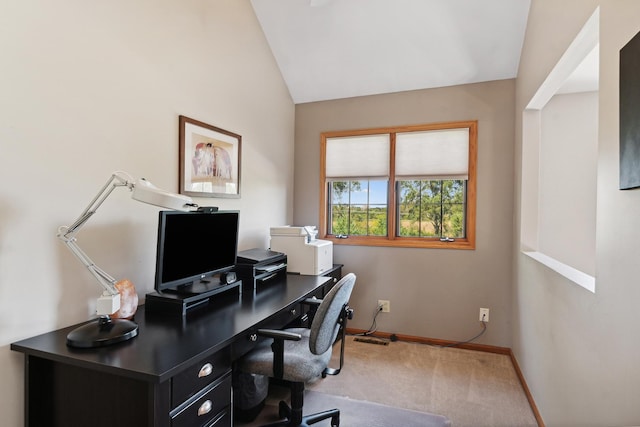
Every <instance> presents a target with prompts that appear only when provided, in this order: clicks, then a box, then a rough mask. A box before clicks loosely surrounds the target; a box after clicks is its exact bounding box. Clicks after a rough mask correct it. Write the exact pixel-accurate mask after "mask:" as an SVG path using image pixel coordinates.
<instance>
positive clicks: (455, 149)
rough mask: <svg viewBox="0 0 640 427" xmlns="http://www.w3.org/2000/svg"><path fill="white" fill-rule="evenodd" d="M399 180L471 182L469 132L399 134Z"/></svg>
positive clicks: (397, 144) (446, 130) (397, 162)
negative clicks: (457, 180) (463, 180)
mask: <svg viewBox="0 0 640 427" xmlns="http://www.w3.org/2000/svg"><path fill="white" fill-rule="evenodd" d="M396 177H398V178H402V179H465V180H466V179H469V129H468V128H460V129H445V130H433V131H425V132H408V133H398V134H397V135H396Z"/></svg>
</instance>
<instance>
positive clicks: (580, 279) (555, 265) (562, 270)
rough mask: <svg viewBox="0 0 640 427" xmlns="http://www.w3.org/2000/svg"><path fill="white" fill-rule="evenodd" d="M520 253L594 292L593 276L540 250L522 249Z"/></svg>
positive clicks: (594, 282) (594, 281)
mask: <svg viewBox="0 0 640 427" xmlns="http://www.w3.org/2000/svg"><path fill="white" fill-rule="evenodd" d="M522 253H523V254H525V255H527V256H528V257H531V258H533V259H535V260H536V261H538V262H539V263H541V264H543V265H545V266H547V267H549V268H550V269H552V270H553V271H555V272H556V273H558V274H560V275H562V276H564V277H566V278H567V279H569V280H571V281H572V282H573V283H575V284H577V285H579V286H582V287H583V288H585V289H586V290H588V291H590V292H593V293H594V294H595V293H596V278H595V277H594V276H591V275H589V274H587V273H584V272H582V271H580V270H577V269H575V268H573V267H571V266H569V265H567V264H564V263H563V262H561V261H558V260H557V259H555V258H551V257H550V256H548V255H545V254H543V253H542V252H537V251H522Z"/></svg>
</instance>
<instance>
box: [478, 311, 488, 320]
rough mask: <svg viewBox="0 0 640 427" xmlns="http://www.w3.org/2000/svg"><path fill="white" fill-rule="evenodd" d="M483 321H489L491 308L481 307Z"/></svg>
mask: <svg viewBox="0 0 640 427" xmlns="http://www.w3.org/2000/svg"><path fill="white" fill-rule="evenodd" d="M479 320H480V321H481V322H488V321H489V309H488V308H481V309H480V319H479Z"/></svg>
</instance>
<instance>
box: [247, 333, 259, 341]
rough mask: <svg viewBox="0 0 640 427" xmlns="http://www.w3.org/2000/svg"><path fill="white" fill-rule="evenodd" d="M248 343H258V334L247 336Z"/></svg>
mask: <svg viewBox="0 0 640 427" xmlns="http://www.w3.org/2000/svg"><path fill="white" fill-rule="evenodd" d="M249 341H251V342H256V341H258V334H251V335H249Z"/></svg>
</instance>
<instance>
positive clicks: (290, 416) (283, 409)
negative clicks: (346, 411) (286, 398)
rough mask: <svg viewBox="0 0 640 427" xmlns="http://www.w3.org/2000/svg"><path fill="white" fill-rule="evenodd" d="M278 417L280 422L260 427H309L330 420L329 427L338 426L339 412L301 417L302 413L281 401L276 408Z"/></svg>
mask: <svg viewBox="0 0 640 427" xmlns="http://www.w3.org/2000/svg"><path fill="white" fill-rule="evenodd" d="M278 416H279V417H280V418H283V420H281V421H276V422H275V423H271V424H266V425H264V426H262V427H309V426H310V425H312V424H315V423H317V422H320V421H323V420H326V419H328V418H331V427H339V426H340V410H339V409H329V410H328V411H322V412H318V413H316V414H311V415H304V416H303V415H302V411H299V412H298V411H295V410H292V409H291V408H290V407H289V405H287V403H286V402H283V401H281V402H280V405H279V406H278Z"/></svg>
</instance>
